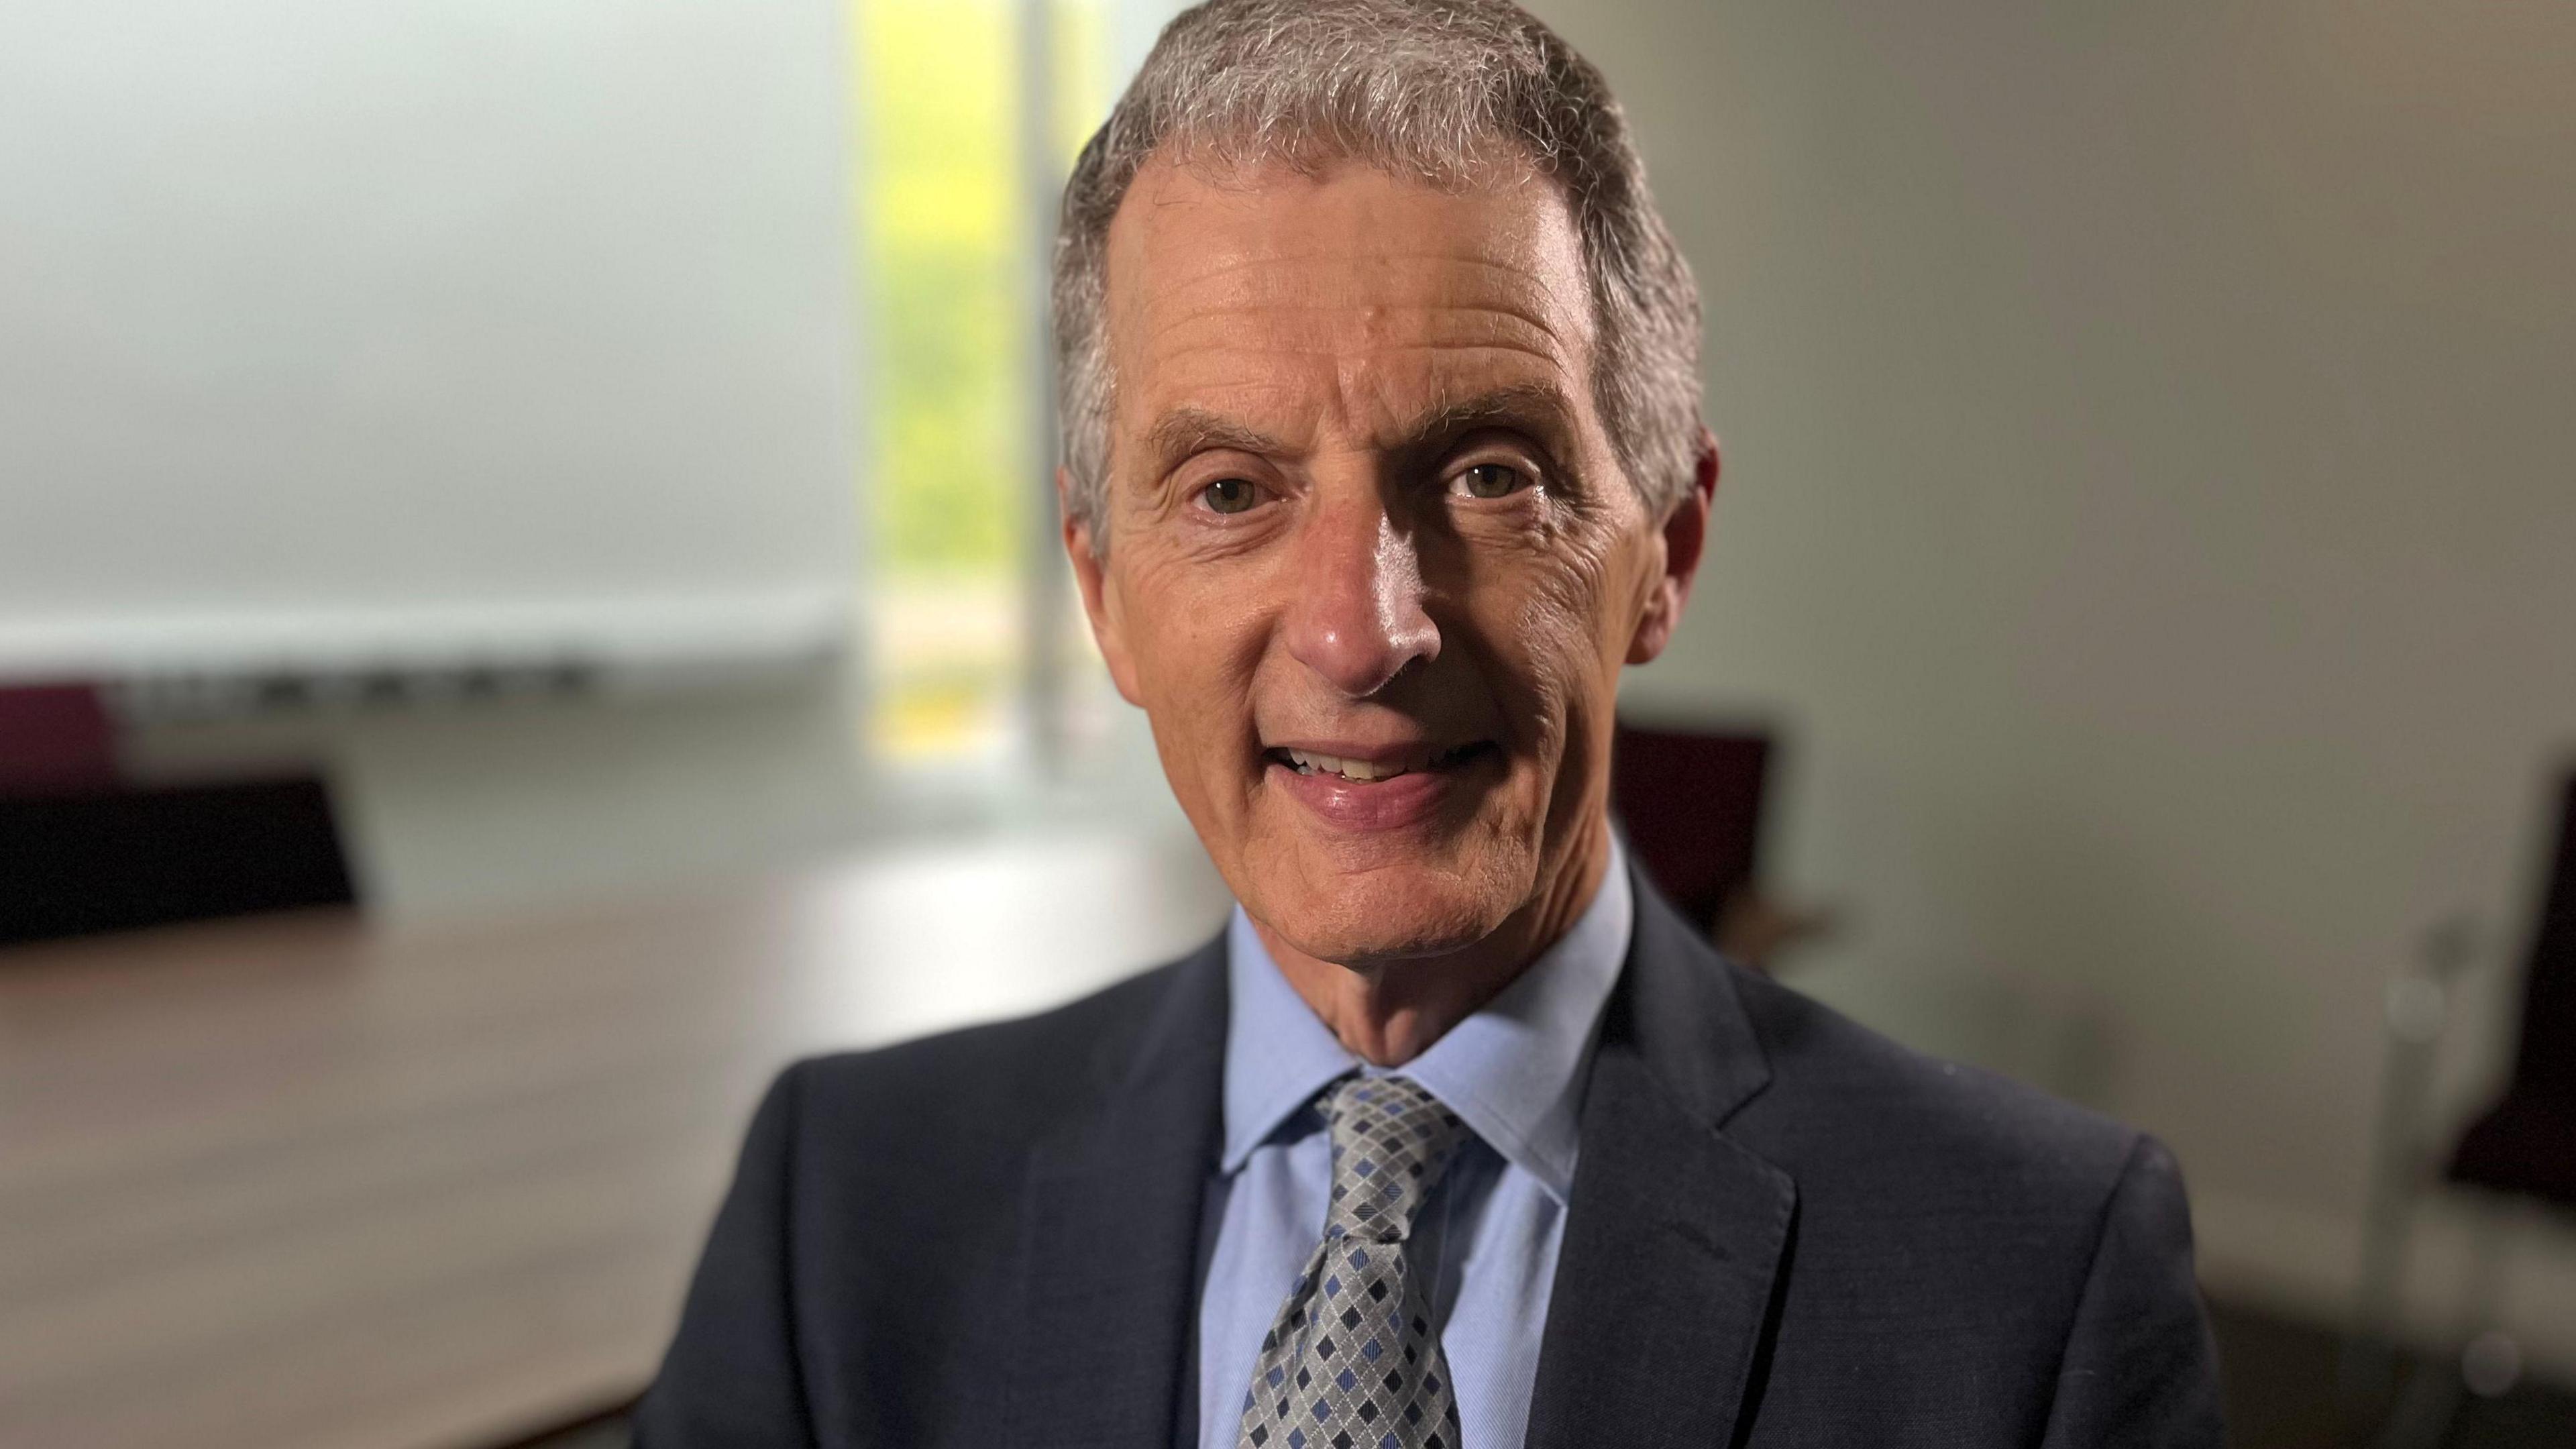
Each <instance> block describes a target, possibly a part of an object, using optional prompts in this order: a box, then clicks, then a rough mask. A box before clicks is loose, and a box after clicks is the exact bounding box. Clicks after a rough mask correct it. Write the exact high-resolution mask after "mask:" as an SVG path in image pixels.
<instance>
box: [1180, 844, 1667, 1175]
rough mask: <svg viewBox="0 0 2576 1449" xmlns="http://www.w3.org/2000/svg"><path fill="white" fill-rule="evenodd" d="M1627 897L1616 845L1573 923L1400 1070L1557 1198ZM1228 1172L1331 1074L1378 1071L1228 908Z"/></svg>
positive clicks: (1621, 941) (1629, 905)
mask: <svg viewBox="0 0 2576 1449" xmlns="http://www.w3.org/2000/svg"><path fill="white" fill-rule="evenodd" d="M1635 917H1636V902H1635V899H1634V897H1633V895H1632V893H1631V890H1630V887H1629V884H1628V865H1627V861H1626V859H1625V857H1624V855H1623V854H1622V852H1621V850H1620V847H1619V845H1618V843H1617V841H1616V840H1615V839H1614V840H1613V841H1612V843H1611V847H1610V864H1609V868H1608V869H1607V870H1605V871H1604V872H1603V873H1602V877H1601V887H1600V889H1598V890H1596V891H1594V892H1593V895H1592V902H1591V904H1590V905H1587V906H1585V907H1584V908H1583V914H1582V915H1581V916H1579V917H1577V918H1576V920H1575V922H1574V926H1573V928H1572V929H1571V930H1569V931H1567V932H1566V933H1565V934H1564V935H1563V936H1561V937H1559V938H1558V939H1557V941H1556V944H1555V945H1552V946H1550V947H1548V948H1547V950H1546V951H1544V952H1542V953H1541V954H1540V956H1539V958H1538V959H1537V960H1536V961H1533V962H1531V963H1530V966H1529V969H1527V970H1525V971H1523V972H1522V973H1521V974H1520V976H1519V977H1518V978H1517V979H1515V980H1514V981H1513V982H1512V984H1511V985H1509V986H1507V987H1505V988H1504V989H1503V990H1502V992H1501V994H1499V995H1497V996H1496V997H1495V998H1494V999H1493V1000H1492V1001H1489V1002H1487V1003H1485V1005H1484V1007H1483V1008H1482V1009H1481V1010H1479V1011H1477V1012H1476V1013H1475V1014H1474V1015H1472V1016H1470V1017H1468V1018H1467V1019H1466V1020H1464V1021H1462V1022H1460V1023H1458V1024H1457V1025H1456V1026H1454V1027H1451V1028H1450V1029H1449V1031H1448V1033H1447V1034H1446V1035H1444V1036H1442V1037H1441V1038H1440V1039H1439V1040H1438V1041H1436V1042H1433V1043H1432V1044H1431V1047H1430V1049H1429V1050H1427V1051H1425V1052H1424V1053H1423V1054H1422V1055H1421V1056H1419V1057H1416V1058H1414V1059H1413V1060H1412V1061H1410V1062H1407V1063H1405V1065H1404V1066H1403V1067H1401V1068H1398V1069H1397V1070H1399V1071H1401V1072H1402V1073H1403V1075H1405V1076H1408V1077H1411V1078H1412V1079H1413V1080H1414V1081H1416V1082H1419V1083H1421V1084H1422V1085H1423V1086H1424V1087H1426V1088H1428V1089H1430V1091H1431V1093H1432V1094H1433V1095H1434V1096H1436V1097H1438V1098H1439V1099H1440V1100H1441V1101H1442V1102H1443V1103H1444V1104H1446V1105H1447V1106H1448V1108H1449V1110H1451V1111H1453V1112H1456V1113H1457V1114H1458V1115H1459V1117H1460V1118H1461V1119H1463V1120H1464V1121H1465V1122H1466V1124H1467V1125H1468V1126H1469V1127H1470V1128H1472V1129H1474V1131H1475V1133H1476V1135H1477V1136H1478V1137H1480V1138H1482V1139H1483V1140H1484V1141H1485V1143H1486V1144H1487V1145H1488V1146H1490V1147H1492V1148H1493V1149H1494V1150H1495V1151H1496V1152H1498V1153H1500V1154H1502V1156H1503V1158H1504V1160H1505V1161H1507V1162H1510V1163H1511V1164H1512V1165H1513V1166H1516V1167H1519V1168H1521V1169H1522V1170H1523V1171H1526V1172H1528V1173H1529V1174H1530V1175H1531V1176H1532V1177H1535V1178H1537V1179H1538V1181H1539V1184H1540V1186H1542V1187H1544V1188H1546V1189H1547V1191H1548V1193H1549V1194H1550V1195H1551V1196H1553V1197H1554V1198H1556V1200H1557V1201H1558V1202H1560V1203H1563V1202H1565V1201H1567V1200H1568V1198H1569V1196H1570V1195H1571V1193H1572V1191H1573V1186H1574V1159H1575V1148H1576V1142H1577V1136H1578V1133H1577V1123H1578V1120H1579V1117H1580V1113H1581V1108H1582V1100H1581V1085H1582V1078H1583V1072H1582V1068H1583V1064H1584V1061H1585V1060H1586V1058H1587V1057H1589V1055H1590V1054H1591V1049H1592V1037H1593V1031H1594V1028H1595V1027H1596V1026H1597V1025H1598V1024H1599V1022H1600V1018H1601V1007H1602V1004H1603V1003H1604V1002H1606V1001H1608V1000H1609V997H1610V988H1611V987H1612V985H1614V984H1615V983H1616V982H1617V981H1618V979H1619V967H1620V964H1621V963H1622V962H1623V961H1625V960H1626V959H1627V955H1628V938H1629V935H1630V933H1631V931H1632V929H1633V927H1634V924H1635ZM1226 975H1227V986H1228V1000H1227V1009H1226V1036H1225V1157H1224V1160H1223V1164H1222V1165H1223V1167H1224V1169H1225V1171H1226V1172H1228V1173H1233V1172H1235V1171H1237V1170H1239V1169H1240V1168H1241V1167H1242V1166H1243V1163H1244V1159H1245V1158H1247V1157H1250V1156H1251V1155H1252V1150H1253V1149H1254V1148H1256V1147H1258V1146H1260V1145H1261V1144H1262V1143H1263V1142H1264V1141H1267V1140H1268V1139H1269V1138H1270V1137H1271V1136H1272V1135H1273V1134H1275V1133H1277V1132H1278V1131H1279V1130H1280V1128H1281V1126H1282V1125H1283V1124H1285V1123H1286V1122H1287V1121H1288V1120H1289V1119H1290V1118H1292V1117H1294V1116H1295V1115H1296V1114H1297V1113H1298V1112H1299V1110H1300V1109H1301V1108H1303V1107H1305V1105H1306V1104H1307V1103H1308V1102H1310V1101H1312V1100H1313V1099H1314V1096H1315V1094H1316V1093H1317V1092H1320V1091H1322V1090H1323V1089H1324V1087H1325V1086H1326V1085H1327V1084H1329V1083H1331V1082H1332V1081H1333V1080H1334V1079H1335V1078H1337V1077H1340V1076H1343V1075H1344V1074H1346V1073H1348V1072H1350V1071H1352V1070H1353V1069H1355V1068H1356V1069H1359V1070H1363V1071H1372V1072H1374V1071H1376V1070H1377V1069H1375V1068H1371V1067H1369V1066H1367V1064H1366V1063H1364V1062H1362V1061H1361V1060H1360V1059H1359V1058H1358V1057H1356V1056H1353V1055H1352V1054H1351V1053H1350V1052H1348V1051H1346V1050H1344V1049H1343V1047H1342V1044H1341V1042H1340V1040H1339V1039H1337V1038H1336V1037H1334V1035H1333V1033H1332V1031H1331V1029H1330V1028H1328V1027H1326V1026H1325V1025H1324V1023H1323V1022H1322V1021H1321V1020H1320V1019H1318V1018H1317V1017H1316V1015H1315V1013H1314V1012H1313V1011H1312V1010H1311V1009H1310V1008H1308V1006H1307V1005H1306V1002H1305V1000H1304V998H1302V997H1300V996H1298V995H1297V992H1296V990H1295V988H1293V987H1291V986H1290V985H1289V984H1288V979H1287V978H1286V977H1284V976H1282V975H1280V974H1279V968H1278V966H1277V964H1276V963H1274V962H1273V961H1272V960H1271V959H1270V952H1269V950H1268V949H1267V948H1265V947H1264V946H1263V945H1262V944H1261V936H1260V934H1259V933H1258V932H1256V931H1254V930H1253V929H1252V921H1251V919H1250V918H1249V917H1247V916H1246V915H1244V913H1243V908H1242V907H1240V906H1237V907H1236V908H1235V911H1234V917H1233V919H1232V921H1230V922H1229V923H1228V925H1227V927H1226Z"/></svg>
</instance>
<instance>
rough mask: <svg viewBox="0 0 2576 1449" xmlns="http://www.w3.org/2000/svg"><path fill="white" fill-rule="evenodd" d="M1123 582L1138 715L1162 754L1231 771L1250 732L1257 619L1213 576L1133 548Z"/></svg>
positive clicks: (1246, 603) (1239, 595)
mask: <svg viewBox="0 0 2576 1449" xmlns="http://www.w3.org/2000/svg"><path fill="white" fill-rule="evenodd" d="M1137 553H1138V555H1139V557H1137V558H1135V559H1134V560H1133V561H1132V563H1130V564H1129V567H1128V568H1127V570H1126V571H1125V573H1124V575H1123V577H1122V579H1121V585H1122V603H1123V604H1124V605H1125V614H1126V619H1127V621H1128V624H1127V638H1128V641H1129V642H1128V654H1129V657H1130V660H1131V663H1132V665H1133V668H1134V670H1135V674H1136V682H1137V687H1138V691H1139V693H1140V694H1141V695H1142V696H1143V698H1142V703H1143V705H1144V707H1145V712H1146V714H1147V716H1148V718H1149V719H1150V720H1151V722H1152V724H1153V726H1154V730H1155V733H1156V734H1157V735H1158V736H1164V735H1167V736H1168V738H1167V739H1166V740H1165V741H1164V748H1165V752H1166V754H1167V756H1169V755H1172V754H1175V753H1177V754H1179V755H1183V756H1188V757H1192V758H1198V759H1202V760H1206V761H1209V762H1212V763H1213V762H1221V763H1222V764H1223V765H1224V767H1225V768H1228V769H1231V768H1232V767H1233V765H1234V764H1235V763H1237V762H1238V761H1237V756H1238V755H1239V754H1240V748H1239V747H1240V745H1241V743H1242V741H1243V739H1244V738H1245V737H1246V736H1247V735H1248V733H1249V732H1250V730H1251V728H1252V725H1251V717H1250V707H1249V700H1250V684H1251V677H1252V667H1253V665H1254V664H1255V663H1256V662H1257V661H1258V659H1259V654H1260V651H1259V643H1260V638H1261V624H1260V614H1259V612H1258V610H1257V609H1254V608H1252V607H1250V606H1249V601H1248V600H1246V599H1245V598H1244V597H1243V596H1242V593H1241V591H1240V590H1236V591H1231V592H1230V591H1228V590H1226V589H1225V588H1223V587H1221V583H1222V581H1221V580H1218V579H1216V578H1214V577H1212V575H1213V573H1214V572H1216V571H1213V570H1207V569H1204V568H1194V567H1191V566H1189V565H1188V564H1187V563H1186V562H1184V561H1180V560H1174V559H1169V558H1166V557H1162V556H1160V555H1159V554H1158V553H1157V552H1156V551H1153V550H1150V549H1145V548H1140V549H1138V550H1137Z"/></svg>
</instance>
